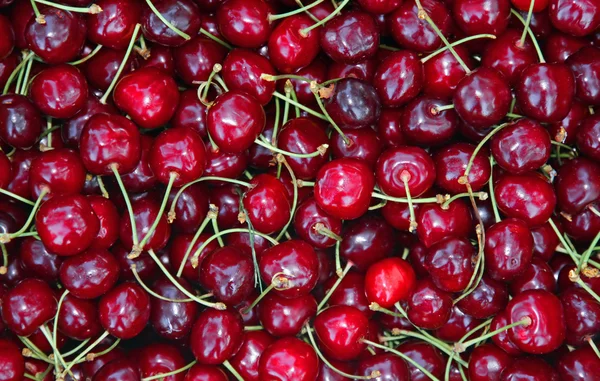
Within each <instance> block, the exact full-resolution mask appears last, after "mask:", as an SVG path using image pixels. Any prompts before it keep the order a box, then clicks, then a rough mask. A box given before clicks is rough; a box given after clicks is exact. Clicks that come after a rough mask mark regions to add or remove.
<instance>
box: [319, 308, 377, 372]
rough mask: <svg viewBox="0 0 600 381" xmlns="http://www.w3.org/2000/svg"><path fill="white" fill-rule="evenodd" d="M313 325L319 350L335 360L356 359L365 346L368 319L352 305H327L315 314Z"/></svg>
mask: <svg viewBox="0 0 600 381" xmlns="http://www.w3.org/2000/svg"><path fill="white" fill-rule="evenodd" d="M314 327H315V333H316V334H317V338H318V339H319V343H320V347H321V350H322V351H323V352H324V353H325V355H327V356H328V357H330V358H333V359H335V360H340V361H348V360H353V359H356V358H357V357H358V356H359V355H360V353H361V352H362V351H363V350H364V349H365V347H366V344H364V343H363V342H362V339H365V338H367V331H368V320H367V318H366V317H365V315H363V314H362V313H361V312H360V311H359V310H358V309H356V308H354V307H349V306H333V307H329V308H327V309H326V310H324V311H322V312H321V313H320V314H319V315H317V317H316V318H315V322H314Z"/></svg>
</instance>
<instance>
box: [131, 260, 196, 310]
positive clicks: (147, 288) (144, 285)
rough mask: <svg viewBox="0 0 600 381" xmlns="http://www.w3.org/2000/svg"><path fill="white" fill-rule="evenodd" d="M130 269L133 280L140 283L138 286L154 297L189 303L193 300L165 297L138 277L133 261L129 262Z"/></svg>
mask: <svg viewBox="0 0 600 381" xmlns="http://www.w3.org/2000/svg"><path fill="white" fill-rule="evenodd" d="M130 269H131V273H132V274H133V276H134V278H135V280H137V282H138V283H139V284H140V286H142V288H143V289H144V290H146V292H147V293H148V294H150V295H152V296H154V297H155V298H156V299H160V300H164V301H165V302H171V303H189V302H193V301H194V300H193V299H170V298H167V297H165V296H162V295H160V294H157V293H156V292H154V291H153V290H152V289H151V288H150V287H148V286H147V285H146V283H144V280H143V279H142V278H141V277H140V274H138V272H137V266H136V264H135V263H132V264H131V266H130Z"/></svg>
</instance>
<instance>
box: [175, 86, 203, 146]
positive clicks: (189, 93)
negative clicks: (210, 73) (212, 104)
mask: <svg viewBox="0 0 600 381" xmlns="http://www.w3.org/2000/svg"><path fill="white" fill-rule="evenodd" d="M170 124H171V127H173V128H179V127H183V128H189V129H192V130H194V131H196V132H197V133H198V134H199V135H200V136H201V137H203V138H205V137H206V136H207V132H206V106H205V105H203V104H202V102H200V100H199V99H198V92H197V91H196V90H192V89H190V90H185V91H184V92H182V93H181V95H180V97H179V104H178V105H177V108H176V109H175V114H174V115H173V118H172V119H171V122H170Z"/></svg>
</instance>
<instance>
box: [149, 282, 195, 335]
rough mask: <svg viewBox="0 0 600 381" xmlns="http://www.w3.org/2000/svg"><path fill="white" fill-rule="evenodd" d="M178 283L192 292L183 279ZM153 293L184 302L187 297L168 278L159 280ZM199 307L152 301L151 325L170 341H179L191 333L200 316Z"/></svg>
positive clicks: (153, 287)
mask: <svg viewBox="0 0 600 381" xmlns="http://www.w3.org/2000/svg"><path fill="white" fill-rule="evenodd" d="M178 282H179V283H180V284H181V285H182V286H183V287H185V289H187V290H188V291H190V292H193V290H192V288H191V287H190V286H189V285H188V283H187V282H186V281H185V280H183V279H178ZM152 291H154V292H155V293H157V294H158V295H160V296H162V297H165V298H168V299H172V300H184V299H186V298H187V297H186V295H185V294H184V293H183V292H181V291H180V290H179V289H178V288H177V287H175V285H173V283H171V282H170V281H169V280H168V279H166V278H159V279H157V280H156V281H155V282H154V284H153V285H152ZM198 312H199V306H198V304H197V303H196V302H193V301H192V302H190V301H187V302H170V301H166V300H163V299H159V298H152V299H150V324H151V325H152V328H154V331H156V333H157V334H158V335H159V336H161V337H163V338H165V339H169V340H178V339H182V338H184V337H187V335H188V334H189V333H190V331H191V329H192V324H194V321H195V320H196V317H197V316H198Z"/></svg>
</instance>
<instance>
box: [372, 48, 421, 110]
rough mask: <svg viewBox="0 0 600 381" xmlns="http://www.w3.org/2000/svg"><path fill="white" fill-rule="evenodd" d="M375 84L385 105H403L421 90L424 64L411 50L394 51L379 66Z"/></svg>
mask: <svg viewBox="0 0 600 381" xmlns="http://www.w3.org/2000/svg"><path fill="white" fill-rule="evenodd" d="M373 86H375V89H376V90H377V93H378V94H379V98H380V99H381V103H383V105H384V106H385V107H398V106H402V105H404V104H406V103H407V102H409V101H410V100H412V99H413V98H415V97H416V96H417V95H418V94H419V93H420V92H421V88H422V87H423V64H422V63H421V61H420V60H419V57H418V56H417V55H416V54H415V53H413V52H411V51H408V50H403V51H399V52H392V53H391V54H390V55H389V56H387V57H386V58H385V59H384V60H383V61H382V62H381V63H380V64H379V65H378V66H377V71H376V72H375V77H374V78H373Z"/></svg>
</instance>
